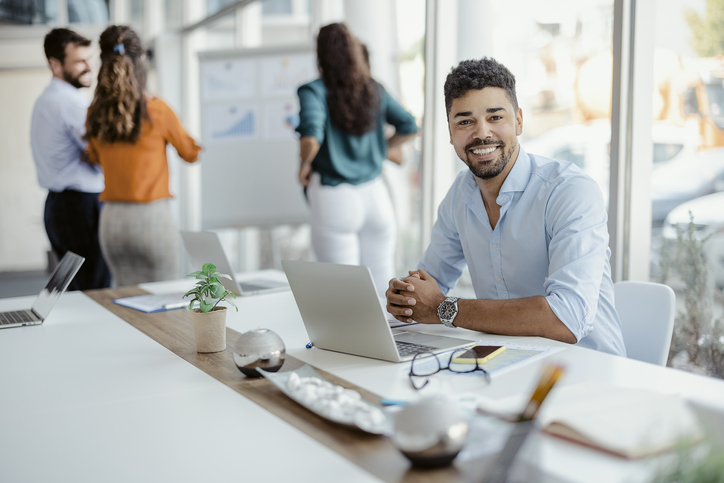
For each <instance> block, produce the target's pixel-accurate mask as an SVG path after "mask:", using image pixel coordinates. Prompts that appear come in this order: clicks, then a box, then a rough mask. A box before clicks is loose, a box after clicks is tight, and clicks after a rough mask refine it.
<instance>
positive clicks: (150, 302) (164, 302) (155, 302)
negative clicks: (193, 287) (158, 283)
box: [113, 292, 190, 312]
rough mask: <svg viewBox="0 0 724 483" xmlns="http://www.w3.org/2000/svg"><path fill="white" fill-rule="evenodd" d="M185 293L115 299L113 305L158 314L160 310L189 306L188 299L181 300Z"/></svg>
mask: <svg viewBox="0 0 724 483" xmlns="http://www.w3.org/2000/svg"><path fill="white" fill-rule="evenodd" d="M185 293H186V292H180V293H169V294H149V295H137V296H135V297H126V298H122V299H116V300H114V301H113V303H116V304H118V305H123V306H124V307H130V308H132V309H136V310H140V311H141V312H160V311H162V310H173V309H180V308H183V307H186V306H187V305H188V304H189V300H190V299H186V300H184V299H183V298H182V297H183V296H184V294H185Z"/></svg>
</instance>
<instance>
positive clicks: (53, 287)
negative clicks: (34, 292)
mask: <svg viewBox="0 0 724 483" xmlns="http://www.w3.org/2000/svg"><path fill="white" fill-rule="evenodd" d="M84 261H85V258H83V257H81V256H79V255H76V254H75V253H73V252H66V253H65V256H63V258H62V259H61V260H60V262H58V265H57V266H56V267H55V270H53V273H52V275H50V280H48V283H47V284H45V287H43V290H41V291H40V293H39V294H38V297H37V298H36V299H35V302H34V303H33V306H32V307H31V308H29V309H24V310H11V311H8V312H0V329H9V328H11V327H22V326H24V325H39V324H42V323H43V322H44V321H45V319H47V318H48V315H50V311H51V310H53V306H55V303H56V302H57V301H58V299H59V298H60V296H61V295H63V293H64V292H65V291H66V290H67V289H68V285H70V282H71V281H72V280H73V277H75V274H76V273H78V270H79V269H80V266H81V265H83V262H84Z"/></svg>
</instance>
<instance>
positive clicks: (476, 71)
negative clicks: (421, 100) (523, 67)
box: [445, 57, 518, 116]
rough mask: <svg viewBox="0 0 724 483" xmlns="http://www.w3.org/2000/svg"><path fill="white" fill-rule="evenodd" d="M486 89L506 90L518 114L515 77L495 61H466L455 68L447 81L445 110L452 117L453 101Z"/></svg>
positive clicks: (485, 59) (484, 58) (484, 59)
mask: <svg viewBox="0 0 724 483" xmlns="http://www.w3.org/2000/svg"><path fill="white" fill-rule="evenodd" d="M485 87H500V88H502V89H505V92H506V94H507V95H508V100H510V103H511V104H513V109H515V112H518V98H517V96H516V95H515V76H514V75H513V74H512V73H511V72H510V71H509V70H508V68H507V67H505V66H504V65H503V64H500V63H498V62H497V61H496V60H495V59H491V58H488V57H483V58H482V59H474V60H464V61H462V62H460V64H458V66H457V67H455V68H453V69H452V70H451V71H450V73H449V74H448V76H447V79H445V109H446V112H447V114H448V116H449V115H450V109H451V108H452V102H453V99H458V98H460V97H463V96H464V95H465V94H466V93H467V92H468V91H470V90H480V89H483V88H485Z"/></svg>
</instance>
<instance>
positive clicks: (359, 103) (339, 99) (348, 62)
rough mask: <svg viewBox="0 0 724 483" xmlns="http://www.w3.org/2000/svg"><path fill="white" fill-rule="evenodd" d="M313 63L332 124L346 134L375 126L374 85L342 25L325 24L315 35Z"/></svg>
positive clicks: (355, 44) (356, 45)
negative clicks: (317, 68)
mask: <svg viewBox="0 0 724 483" xmlns="http://www.w3.org/2000/svg"><path fill="white" fill-rule="evenodd" d="M317 64H318V66H319V72H320V74H321V75H322V80H323V81H324V85H325V86H326V87H327V104H328V106H329V115H330V117H331V118H332V123H333V124H334V125H336V126H337V127H339V128H341V129H343V130H344V131H347V132H348V133H350V134H354V135H357V136H359V135H362V134H365V133H367V132H369V131H371V130H372V129H374V128H375V127H376V119H375V118H376V113H377V109H378V108H377V109H376V107H377V106H378V105H379V101H378V99H377V86H376V83H375V81H374V80H373V79H372V77H370V71H369V67H368V66H367V64H366V63H365V60H364V56H363V53H362V46H361V45H360V43H359V42H358V41H357V39H356V38H355V37H354V36H352V34H350V33H349V30H347V27H346V26H345V25H344V24H342V23H333V24H330V25H326V26H324V27H322V28H321V29H320V30H319V35H318V36H317Z"/></svg>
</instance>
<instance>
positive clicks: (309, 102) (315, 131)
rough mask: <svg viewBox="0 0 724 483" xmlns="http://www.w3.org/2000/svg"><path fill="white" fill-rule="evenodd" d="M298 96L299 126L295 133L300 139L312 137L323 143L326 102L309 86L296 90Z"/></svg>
mask: <svg viewBox="0 0 724 483" xmlns="http://www.w3.org/2000/svg"><path fill="white" fill-rule="evenodd" d="M297 94H298V95H299V126H297V128H296V131H297V132H298V133H299V134H300V135H301V136H302V137H314V138H316V139H317V141H319V144H322V143H324V126H325V123H326V122H327V108H326V100H325V99H322V98H321V97H320V94H319V93H318V92H315V91H314V90H313V89H312V88H311V87H310V86H309V85H303V86H302V87H300V88H299V89H298V90H297Z"/></svg>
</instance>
